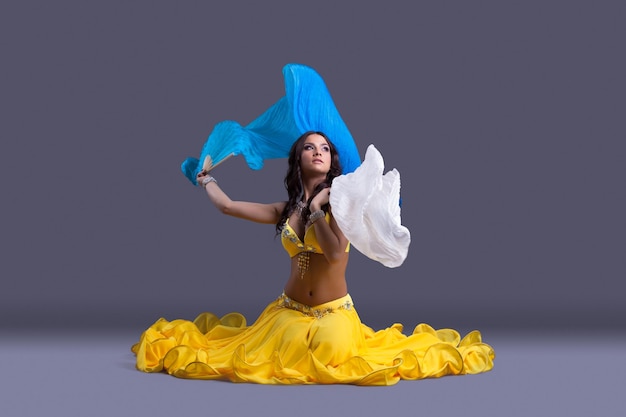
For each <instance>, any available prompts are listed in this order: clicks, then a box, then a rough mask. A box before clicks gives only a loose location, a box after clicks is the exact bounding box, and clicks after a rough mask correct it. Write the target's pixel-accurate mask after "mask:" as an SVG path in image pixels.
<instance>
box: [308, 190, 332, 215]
mask: <svg viewBox="0 0 626 417" xmlns="http://www.w3.org/2000/svg"><path fill="white" fill-rule="evenodd" d="M329 199H330V187H326V188H324V189H323V190H322V191H320V192H319V193H317V195H316V196H315V197H313V200H311V204H309V209H310V210H311V212H313V211H317V210H321V208H322V206H323V205H325V204H328V201H329Z"/></svg>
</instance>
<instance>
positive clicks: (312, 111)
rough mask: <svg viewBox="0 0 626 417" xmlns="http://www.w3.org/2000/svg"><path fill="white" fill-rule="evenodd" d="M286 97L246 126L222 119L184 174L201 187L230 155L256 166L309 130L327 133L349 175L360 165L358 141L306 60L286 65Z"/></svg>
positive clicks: (279, 153) (280, 153)
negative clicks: (200, 180) (201, 176)
mask: <svg viewBox="0 0 626 417" xmlns="http://www.w3.org/2000/svg"><path fill="white" fill-rule="evenodd" d="M283 77H284V81H285V95H284V96H283V97H281V98H280V99H279V100H278V101H277V102H276V103H275V104H274V105H272V106H271V107H270V108H269V109H267V110H266V111H265V112H264V113H263V114H261V115H260V116H259V117H257V118H256V119H255V120H253V121H252V122H251V123H249V124H248V125H246V126H241V125H240V124H239V123H237V122H235V121H232V120H226V121H222V122H220V123H217V124H216V125H215V127H214V128H213V131H212V132H211V134H210V135H209V137H208V139H207V140H206V142H205V143H204V146H203V147H202V151H201V152H200V158H199V159H198V158H192V157H190V158H187V159H186V160H185V161H184V162H183V163H182V165H181V169H182V171H183V174H185V176H186V177H187V178H188V179H189V180H190V181H191V182H192V183H193V184H194V185H195V184H196V175H197V174H198V172H200V171H201V170H203V169H204V170H207V171H208V170H210V169H212V168H214V167H215V166H217V165H218V164H219V163H221V162H222V161H224V160H225V159H227V158H229V157H231V156H236V155H243V157H244V159H245V161H246V163H247V164H248V166H249V167H250V168H251V169H254V170H258V169H261V168H262V167H263V161H264V160H265V159H272V158H286V157H287V156H288V155H289V149H290V148H291V145H292V144H293V143H294V142H295V141H296V139H298V137H300V135H302V134H303V133H304V132H307V131H310V130H314V131H319V132H323V133H324V134H326V136H328V138H329V139H330V140H331V141H332V143H333V144H334V145H335V147H336V148H337V151H338V153H339V159H340V162H341V166H342V169H343V173H344V174H347V173H350V172H353V171H354V170H355V169H356V168H357V167H358V166H359V165H360V164H361V159H360V157H359V151H358V149H357V147H356V144H355V143H354V139H353V138H352V135H351V134H350V131H349V130H348V127H347V126H346V124H345V123H344V121H343V119H342V118H341V116H340V115H339V112H338V110H337V108H336V107H335V104H334V102H333V99H332V97H331V96H330V92H329V91H328V89H327V88H326V84H325V83H324V80H323V79H322V77H320V75H319V74H318V73H317V72H315V70H314V69H313V68H311V67H308V66H306V65H302V64H295V63H292V64H287V65H285V66H284V67H283Z"/></svg>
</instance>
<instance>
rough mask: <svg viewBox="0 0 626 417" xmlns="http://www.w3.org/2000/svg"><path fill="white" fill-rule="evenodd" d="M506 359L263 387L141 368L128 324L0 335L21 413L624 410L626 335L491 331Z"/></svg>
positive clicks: (16, 410)
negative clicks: (417, 377)
mask: <svg viewBox="0 0 626 417" xmlns="http://www.w3.org/2000/svg"><path fill="white" fill-rule="evenodd" d="M483 333H484V334H486V335H487V336H488V339H489V340H488V341H489V343H490V344H492V345H493V346H494V348H495V350H496V354H497V358H496V366H495V368H494V370H493V371H491V372H489V373H486V374H482V375H469V376H461V377H445V378H440V379H430V380H422V381H402V382H400V383H399V384H397V385H395V386H392V387H354V386H339V385H333V386H286V387H285V386H261V385H253V384H233V383H228V382H215V381H193V380H182V379H176V378H174V377H170V376H168V375H164V374H144V373H141V372H138V371H136V370H135V369H134V361H133V355H132V354H131V353H130V351H129V346H130V345H131V344H132V343H133V342H135V340H136V337H137V334H135V333H131V332H128V331H126V330H124V331H119V332H108V333H105V334H100V335H94V334H90V333H83V332H79V331H72V332H68V333H61V334H48V333H42V334H38V335H35V334H21V335H20V334H7V333H5V334H4V335H3V336H2V339H0V358H1V362H0V363H1V370H0V385H1V390H0V399H1V402H0V403H1V404H2V413H1V414H2V415H3V416H10V417H18V416H42V415H63V416H107V417H110V416H131V415H133V416H190V415H215V416H243V415H251V414H254V415H259V416H266V415H267V416H271V415H280V416H283V415H294V416H313V415H315V416H330V415H332V416H341V415H359V416H374V415H392V414H391V413H394V412H398V411H402V412H405V411H408V410H410V409H412V410H415V411H414V412H411V415H423V416H448V415H450V416H452V415H455V416H459V415H462V416H507V417H510V416H530V415H532V416H543V415H546V416H548V415H549V416H556V415H559V416H623V415H626V399H625V396H626V356H625V353H626V338H625V337H624V335H620V334H611V333H610V332H606V333H603V334H601V335H591V334H588V335H573V334H570V335H563V334H561V335H559V336H558V337H556V336H554V335H550V334H547V333H546V334H531V333H529V332H519V333H517V334H514V333H513V334H511V333H510V334H503V333H501V332H498V331H497V330H492V331H484V330H483Z"/></svg>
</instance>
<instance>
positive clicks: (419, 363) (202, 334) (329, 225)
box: [132, 132, 494, 385]
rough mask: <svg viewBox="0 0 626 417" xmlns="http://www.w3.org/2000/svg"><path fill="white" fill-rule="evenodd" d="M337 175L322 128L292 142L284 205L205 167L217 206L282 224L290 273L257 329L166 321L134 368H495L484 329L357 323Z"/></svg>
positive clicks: (316, 376)
mask: <svg viewBox="0 0 626 417" xmlns="http://www.w3.org/2000/svg"><path fill="white" fill-rule="evenodd" d="M340 174H341V167H340V164H339V158H338V155H337V151H336V149H335V147H334V146H333V144H332V143H331V141H330V140H329V139H328V138H327V137H326V136H325V135H324V134H323V133H321V132H307V133H305V134H303V135H302V136H301V137H300V138H299V139H298V140H297V141H296V142H295V143H294V145H293V146H292V148H291V151H290V153H289V168H288V172H287V175H286V177H285V186H286V187H287V191H288V196H289V200H288V201H286V202H278V203H272V204H260V203H251V202H243V201H232V200H231V199H230V198H229V197H228V196H227V195H226V194H225V193H224V192H223V191H222V190H221V189H220V188H219V186H218V185H217V181H216V180H215V179H214V178H213V177H212V176H210V174H209V173H207V172H204V171H202V172H200V173H199V174H198V177H197V181H198V184H199V185H201V186H202V187H204V188H205V190H206V192H207V195H208V196H209V198H210V200H211V201H212V203H213V204H214V205H215V206H216V207H217V208H218V209H219V210H220V211H222V212H223V213H225V214H228V215H231V216H235V217H239V218H243V219H247V220H251V221H254V222H259V223H267V224H276V230H277V232H278V233H280V236H281V241H282V244H283V246H284V248H285V250H286V251H287V252H288V254H289V256H290V258H291V272H290V275H289V279H288V280H287V283H286V285H285V287H284V292H283V294H282V295H281V296H280V297H279V298H278V299H277V300H275V301H273V302H272V303H270V304H269V305H268V306H267V307H266V309H265V310H264V311H263V312H262V313H261V315H260V316H259V318H258V319H257V321H256V322H255V323H254V324H252V325H251V326H246V323H245V319H244V318H243V317H242V316H241V315H239V314H238V313H231V314H229V315H226V316H224V317H222V318H221V319H218V318H217V317H216V316H214V315H212V314H210V313H203V314H201V315H200V316H198V318H196V319H195V320H194V322H190V321H186V320H174V321H172V322H169V321H167V320H165V319H160V320H159V321H157V322H156V323H155V324H154V325H152V326H151V327H150V328H148V329H147V330H146V331H145V332H144V334H143V335H142V337H141V339H140V341H139V343H137V344H136V345H134V346H133V348H132V350H133V352H135V353H136V354H137V367H138V369H140V370H143V371H146V372H156V371H162V370H164V371H166V372H168V373H170V374H172V375H175V376H179V377H184V378H199V379H228V380H231V381H236V382H258V383H282V384H305V383H350V384H359V385H390V384H393V383H396V382H397V381H398V380H399V379H419V378H426V377H438V376H443V375H447V374H463V373H478V372H484V371H487V370H489V369H491V367H492V366H493V358H494V353H493V350H492V349H491V347H490V346H489V345H486V344H484V343H482V341H481V339H480V334H479V333H478V332H472V333H470V334H468V335H467V336H466V337H465V338H464V339H463V340H462V341H461V340H460V337H459V334H458V333H457V332H456V331H454V330H451V329H442V330H438V331H435V330H434V329H432V328H431V327H430V326H427V325H424V324H422V325H419V326H417V327H416V329H415V331H414V332H413V334H412V335H410V336H406V335H404V334H403V333H402V328H401V326H400V325H394V326H392V327H390V328H387V329H384V330H380V331H378V332H375V331H374V330H372V329H371V328H369V327H367V326H366V325H364V324H363V323H361V321H360V319H359V317H358V315H357V312H356V311H355V309H354V306H353V303H352V299H351V298H350V295H349V294H348V290H347V283H346V277H345V272H346V266H347V263H348V256H349V250H350V244H349V242H348V239H347V238H346V237H345V236H344V234H343V233H342V231H341V229H340V228H339V226H338V225H337V222H336V221H335V219H334V218H333V215H332V209H331V207H330V205H329V195H330V190H331V184H332V181H333V178H335V177H337V176H338V175H340Z"/></svg>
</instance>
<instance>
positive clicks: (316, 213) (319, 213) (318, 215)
mask: <svg viewBox="0 0 626 417" xmlns="http://www.w3.org/2000/svg"><path fill="white" fill-rule="evenodd" d="M325 216H326V213H324V210H316V211H314V212H313V213H311V215H310V216H309V223H310V224H313V223H315V221H316V220H318V219H321V218H322V217H325Z"/></svg>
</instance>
